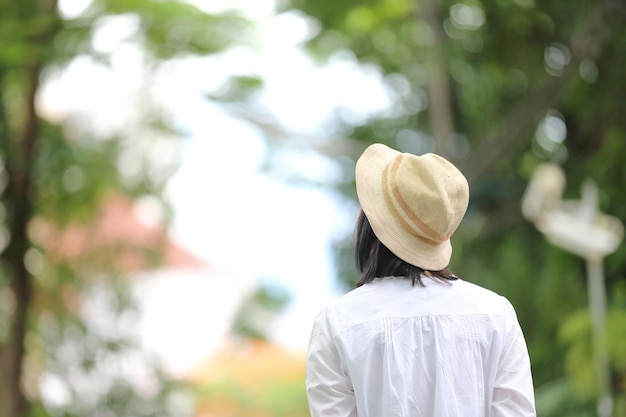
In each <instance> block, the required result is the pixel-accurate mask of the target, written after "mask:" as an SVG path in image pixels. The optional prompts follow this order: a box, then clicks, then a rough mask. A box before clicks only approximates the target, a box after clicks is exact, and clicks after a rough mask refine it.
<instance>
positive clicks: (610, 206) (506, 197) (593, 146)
mask: <svg viewBox="0 0 626 417" xmlns="http://www.w3.org/2000/svg"><path fill="white" fill-rule="evenodd" d="M282 4H283V7H284V10H285V11H286V10H298V11H301V12H303V13H305V14H306V15H308V16H309V17H310V18H311V19H314V20H315V21H317V22H318V24H319V28H320V30H319V32H318V34H317V35H316V36H315V37H314V38H313V39H312V40H311V41H310V42H309V44H308V48H309V50H310V51H311V52H312V53H313V54H314V55H315V56H317V57H318V59H320V60H328V59H331V60H332V59H333V58H334V57H336V56H338V54H343V55H341V56H346V54H352V55H353V56H355V57H356V59H358V61H359V62H360V63H362V64H367V65H369V66H370V68H371V67H372V66H373V67H375V68H378V69H379V71H380V73H381V74H382V76H383V77H384V78H383V79H384V82H385V84H386V85H387V86H388V88H389V90H390V91H391V94H392V96H393V97H394V98H395V102H394V103H393V105H392V106H391V108H390V109H389V110H388V111H386V112H384V114H382V115H381V116H379V117H376V118H373V119H370V120H367V121H366V122H364V123H354V122H353V120H352V119H350V118H346V117H343V114H342V113H341V112H338V114H337V115H336V120H335V121H334V122H335V126H337V130H336V132H333V134H334V133H337V134H341V135H343V139H337V140H336V141H334V142H333V143H332V144H331V145H324V146H325V147H324V149H323V151H324V152H328V154H331V155H333V156H343V157H346V156H347V157H350V158H352V159H354V158H355V157H356V156H357V155H358V154H359V153H360V152H361V150H362V149H364V148H365V147H366V146H367V145H368V144H370V143H373V142H382V143H387V144H390V145H392V146H394V147H396V148H399V149H401V150H403V151H407V152H414V153H418V154H421V153H424V152H438V153H440V154H442V155H444V156H446V157H448V158H449V159H451V160H452V161H454V162H455V163H456V164H457V165H458V166H459V167H460V168H461V169H462V170H463V171H464V172H465V173H466V175H467V177H468V180H469V182H470V188H471V199H470V207H469V210H468V214H467V216H466V219H465V221H464V223H463V224H462V226H461V229H460V230H459V233H458V234H457V236H456V241H455V253H454V255H453V261H452V262H453V264H452V267H453V270H455V271H457V273H459V274H460V275H461V276H463V277H465V278H466V279H468V280H470V281H474V282H476V283H479V284H482V285H484V286H487V287H488V288H491V289H493V290H496V291H498V292H500V293H501V294H503V295H505V296H507V297H508V298H509V299H510V300H511V301H512V303H513V304H514V305H515V306H516V308H517V311H518V315H519V319H520V321H521V323H522V327H523V329H524V331H525V334H526V337H527V339H528V345H529V349H530V354H531V359H532V363H533V372H534V378H535V385H536V393H537V406H538V410H539V414H540V415H542V416H544V417H549V416H581V415H593V414H594V413H595V412H594V399H595V397H596V395H597V390H596V388H595V387H596V386H597V383H598V382H597V380H596V379H595V377H594V375H593V374H592V373H590V372H589V368H590V366H592V359H591V356H590V354H589V346H590V332H589V324H588V322H586V321H585V320H587V319H586V317H587V315H582V316H581V315H580V314H578V311H579V310H580V309H581V308H582V309H585V308H586V306H587V294H586V289H585V288H586V285H585V280H586V275H585V264H584V260H582V259H579V258H577V257H576V256H575V255H572V254H569V253H566V252H564V251H562V250H561V249H558V248H555V247H553V246H550V245H549V244H548V243H546V242H545V241H544V238H543V236H542V235H541V234H540V233H539V232H537V231H536V230H534V229H533V226H532V225H530V224H529V223H526V222H525V221H524V220H523V218H522V216H521V212H520V202H521V196H522V194H523V192H524V189H525V186H526V184H527V182H528V180H529V178H530V175H531V173H532V171H533V170H534V168H535V167H537V166H538V165H539V164H540V163H541V162H544V161H552V162H555V163H558V164H560V165H561V166H562V167H563V169H564V170H565V172H566V176H567V180H568V185H567V190H566V197H567V198H579V196H580V194H579V190H580V186H581V184H582V183H583V181H584V180H585V179H586V178H591V179H593V180H594V181H595V182H596V183H597V184H598V186H599V187H600V190H601V193H600V209H601V210H602V211H603V212H607V213H609V214H611V215H614V216H617V217H618V218H621V219H626V193H625V192H624V182H625V180H626V168H625V167H626V164H625V162H626V159H625V158H626V147H625V141H624V137H625V136H626V118H624V117H623V114H624V110H626V109H625V107H624V106H625V104H624V100H623V96H624V94H625V93H626V84H625V83H626V80H625V79H624V77H623V76H622V75H621V68H624V65H625V63H626V62H625V59H626V54H624V51H626V49H625V46H626V25H625V24H624V23H625V18H626V7H625V6H624V3H623V2H620V1H616V0H600V1H593V2H592V1H580V2H561V1H551V0H548V1H532V0H422V1H414V0H363V1H352V0H342V1H334V0H333V1H331V0H318V1H309V0H286V1H284V2H283V3H282ZM309 146H311V147H312V148H316V147H318V145H317V144H316V143H310V144H309ZM329 148H332V149H330V150H329ZM344 161H345V158H344ZM339 165H340V166H342V167H345V169H346V170H352V169H353V166H349V164H348V165H347V164H345V163H343V164H339ZM345 178H346V183H343V184H339V185H338V189H339V190H340V191H341V192H342V193H345V194H346V195H348V196H349V197H351V198H354V191H353V190H354V186H353V183H352V178H353V177H352V175H351V174H350V172H346V175H345ZM337 254H338V256H337V266H338V269H339V276H340V279H341V280H342V281H343V283H344V284H345V288H350V287H351V285H352V284H353V283H354V282H355V279H356V277H355V272H354V267H353V262H352V242H351V241H350V239H349V238H348V239H346V240H341V241H339V242H337ZM625 254H626V248H625V247H624V245H622V246H620V248H619V249H618V251H617V253H616V254H613V255H611V256H609V257H608V258H607V260H606V269H605V273H606V285H607V290H608V298H609V304H610V310H611V314H610V315H609V325H608V338H609V341H608V343H609V345H610V346H609V350H610V355H611V366H612V381H613V384H612V392H613V395H614V398H615V399H616V411H615V412H616V413H617V414H616V415H620V416H624V415H626V406H625V397H626V383H625V380H626V377H625V375H626V368H625V367H624V358H623V346H625V345H626V333H624V332H623V331H622V330H623V326H622V325H620V324H619V323H620V322H619V320H620V317H623V315H624V311H626V303H625V302H624V300H625V285H624V282H625V280H626V257H625V256H624V255H625ZM620 346H621V348H620ZM618 351H619V352H620V353H618Z"/></svg>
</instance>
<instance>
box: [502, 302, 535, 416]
mask: <svg viewBox="0 0 626 417" xmlns="http://www.w3.org/2000/svg"><path fill="white" fill-rule="evenodd" d="M492 404H493V410H492V411H493V417H535V416H536V415H537V413H536V411H535V395H534V390H533V381H532V375H531V370H530V358H529V356H528V349H527V347H526V341H525V340H524V335H523V334H522V329H521V328H520V325H519V322H518V320H517V316H516V314H515V310H514V309H513V306H512V305H511V303H510V302H509V301H508V300H506V308H505V331H504V340H503V349H502V353H501V355H500V360H499V363H498V369H497V372H496V381H495V386H494V392H493V402H492Z"/></svg>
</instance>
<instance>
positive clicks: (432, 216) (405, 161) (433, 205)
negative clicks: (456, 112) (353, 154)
mask: <svg viewBox="0 0 626 417" xmlns="http://www.w3.org/2000/svg"><path fill="white" fill-rule="evenodd" d="M356 191H357V196H358V199H359V202H360V203H361V208H362V209H363V211H364V212H365V215H366V216H367V219H368V220H369V222H370V224H371V226H372V229H373V231H374V234H376V237H378V239H379V240H380V241H381V242H382V243H383V244H384V245H385V246H386V247H387V248H389V250H391V252H393V253H394V254H395V255H396V256H397V257H399V258H400V259H402V260H404V261H405V262H408V263H410V264H411V265H415V266H418V267H420V268H423V269H427V270H431V271H438V270H441V269H444V268H445V267H447V266H448V264H449V263H450V256H451V255H452V245H451V244H450V236H451V235H452V233H454V231H455V230H456V228H457V227H458V226H459V223H461V219H462V218H463V215H464V214H465V210H467V204H468V200H469V186H468V184H467V180H466V179H465V177H464V176H463V174H461V172H460V171H459V170H458V169H457V168H456V167H455V166H454V165H452V163H450V162H449V161H447V160H446V159H444V158H442V157H441V156H438V155H435V154H431V153H428V154H424V155H421V156H417V155H413V154H410V153H401V152H398V151H396V150H394V149H391V148H389V147H387V146H385V145H382V144H379V143H377V144H374V145H371V146H369V147H368V148H367V149H366V150H365V152H363V154H362V155H361V157H360V158H359V160H358V161H357V163H356Z"/></svg>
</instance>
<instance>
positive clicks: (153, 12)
mask: <svg viewBox="0 0 626 417" xmlns="http://www.w3.org/2000/svg"><path fill="white" fill-rule="evenodd" d="M70 3H72V2H65V5H66V6H68V7H69V6H72V8H76V7H78V8H81V5H82V7H83V8H84V10H82V12H80V13H76V14H75V15H71V16H70V15H68V14H67V13H63V11H62V10H61V8H60V7H59V4H57V1H56V0H6V1H2V2H0V193H1V194H0V416H1V417H25V416H46V415H64V416H73V415H75V416H85V415H118V416H121V415H137V416H141V415H144V416H147V415H180V414H181V411H180V408H181V407H180V404H181V393H180V392H179V391H175V390H172V387H173V386H172V384H171V383H170V382H168V381H167V379H165V378H163V376H162V375H160V374H159V370H158V369H157V368H153V367H152V363H151V362H150V360H149V359H142V358H141V354H140V352H139V350H138V347H137V346H136V344H135V341H134V338H135V336H136V335H135V334H134V329H133V328H132V323H134V321H133V320H135V319H134V310H133V308H132V305H133V304H132V300H131V297H130V294H129V292H128V289H127V288H126V286H125V282H124V280H122V279H120V277H121V275H122V273H123V272H124V271H122V270H120V268H119V266H118V265H116V263H115V260H116V253H115V252H113V253H108V254H106V255H107V256H108V258H107V257H106V256H104V257H102V256H100V257H91V258H84V259H81V261H80V263H77V262H72V261H68V260H67V259H64V258H62V257H61V258H59V257H55V256H54V251H55V250H56V248H55V245H56V244H57V243H58V242H56V240H55V239H56V238H57V237H58V236H52V237H50V238H48V240H47V241H42V239H41V230H42V227H44V226H45V227H48V226H50V225H52V226H53V227H54V228H56V229H54V230H57V231H58V230H60V229H62V228H63V227H64V226H66V225H68V224H70V223H72V224H74V223H77V222H78V224H80V225H81V227H84V228H85V229H86V230H89V227H91V225H92V223H93V219H94V217H95V216H96V215H97V214H98V210H99V209H100V206H101V203H102V201H103V199H104V198H105V197H106V196H108V195H110V194H111V193H112V192H116V193H119V194H125V195H128V196H146V195H152V196H155V197H156V198H160V191H161V188H162V187H163V185H164V181H165V177H166V176H163V175H161V176H156V175H154V172H155V170H154V169H150V166H149V165H150V163H151V161H150V160H148V158H147V157H146V156H145V155H143V154H142V153H141V152H140V153H139V154H135V155H133V156H132V161H133V166H135V167H138V169H135V170H134V171H133V172H135V175H132V176H130V177H129V175H124V172H122V170H121V165H122V164H121V162H120V161H121V160H122V159H124V158H126V159H127V160H128V155H125V152H127V151H128V149H129V148H130V147H132V145H131V144H132V142H133V141H134V140H135V136H137V134H138V132H137V130H135V131H134V132H131V131H130V130H132V126H131V127H128V126H127V127H126V128H121V129H119V130H115V129H113V133H110V132H109V133H106V134H104V136H105V137H103V134H102V132H99V131H97V130H95V129H94V128H93V126H90V125H89V122H88V121H86V120H83V119H81V118H70V119H66V120H50V118H49V117H48V118H47V119H46V118H44V115H43V114H42V108H41V103H40V102H38V98H39V95H40V91H41V86H42V83H43V81H45V80H46V79H47V77H49V76H51V75H52V74H55V73H59V72H61V71H63V70H64V69H65V68H67V67H68V66H69V65H71V64H72V63H73V62H76V60H77V59H80V58H85V57H89V58H90V59H92V60H94V61H97V62H99V63H101V64H102V65H105V66H106V65H109V64H110V60H111V54H109V53H108V52H103V51H102V48H96V47H95V46H94V45H95V37H96V36H97V33H98V29H99V28H102V27H103V26H106V25H107V23H108V22H110V21H111V20H112V19H114V18H119V17H122V18H130V19H131V20H132V21H133V22H134V24H135V26H136V27H135V28H134V32H133V35H132V39H130V40H129V41H130V42H132V43H133V44H135V45H137V46H138V47H139V48H141V50H143V51H144V54H143V55H142V56H143V63H142V64H143V66H144V70H145V72H146V73H149V72H150V71H152V70H154V69H155V68H157V67H158V66H159V65H162V64H163V63H165V62H168V61H171V60H176V59H182V58H185V57H188V56H192V55H198V54H202V55H206V54H213V53H217V52H219V51H221V50H223V49H224V48H226V47H228V45H230V44H232V43H233V42H234V41H236V40H237V39H238V37H239V36H241V35H242V33H243V32H244V29H245V27H246V24H247V22H246V21H245V19H243V18H241V17H239V16H236V15H233V14H220V15H210V14H207V13H205V12H203V11H201V10H200V9H198V8H196V7H195V6H192V5H190V4H189V3H185V2H182V1H151V0H132V1H131V0H93V1H91V2H73V4H70ZM92 82H93V83H94V84H97V83H98V82H99V80H98V79H94V80H93V81H92ZM98 99H99V97H93V100H98ZM142 109H143V110H142V112H143V113H142V114H141V118H142V120H141V121H140V123H139V124H140V125H141V126H143V130H144V133H145V131H146V130H147V131H148V133H149V135H148V136H153V137H158V138H162V137H166V138H168V140H175V139H176V137H177V133H176V132H175V131H174V129H173V128H171V127H170V126H168V124H167V120H166V118H164V117H163V114H161V113H160V112H159V110H158V109H154V108H151V107H150V106H146V107H145V108H143V107H142ZM122 168H123V167H122ZM164 168H165V169H164ZM158 171H165V172H169V171H170V170H169V169H168V167H158V168H157V172H158ZM51 252H53V253H51ZM147 252H150V253H145V254H143V255H142V256H145V257H147V258H148V260H147V261H146V262H147V264H149V262H151V261H150V260H153V261H155V262H158V255H159V253H158V252H159V250H158V248H153V249H152V251H150V250H149V251H147ZM152 252H155V253H152ZM101 255H102V254H101ZM85 298H89V303H90V304H91V305H93V304H98V303H104V306H105V308H104V309H103V310H102V311H100V312H97V313H95V316H94V315H92V316H93V317H91V323H89V322H88V321H89V320H88V319H87V318H86V316H87V315H86V314H85V311H84V309H85V307H84V306H83V305H81V300H84V299H85ZM142 361H143V362H146V363H143V362H142ZM129 369H135V370H136V371H137V372H143V376H144V379H147V380H145V381H144V383H143V384H139V385H137V384H134V383H132V381H130V380H129V377H128V374H127V372H128V371H129ZM44 379H45V381H47V382H46V383H47V387H48V389H52V394H51V398H52V401H53V403H52V404H43V403H42V402H41V396H40V386H41V384H43V382H42V380H44ZM182 402H183V403H184V401H182ZM183 408H184V407H183Z"/></svg>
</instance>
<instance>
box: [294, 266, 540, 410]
mask: <svg viewBox="0 0 626 417" xmlns="http://www.w3.org/2000/svg"><path fill="white" fill-rule="evenodd" d="M423 281H424V284H425V285H426V287H425V288H424V287H420V286H418V285H416V286H412V285H411V281H410V280H408V279H404V278H393V277H391V278H382V279H381V278H377V279H375V280H374V281H373V282H371V283H369V284H365V285H363V286H361V287H359V288H356V289H354V290H352V291H351V292H349V293H348V294H346V295H344V296H343V297H340V298H339V299H337V300H335V301H334V302H332V303H331V304H330V305H328V306H327V307H326V308H325V309H323V310H322V311H321V312H320V314H319V315H318V317H317V319H316V320H315V322H314V324H313V331H312V334H311V341H310V344H309V350H308V354H307V375H306V389H307V396H308V400H309V408H310V411H311V416H312V417H357V416H358V417H514V416H515V417H518V416H524V417H526V416H528V417H530V416H533V417H534V416H536V413H535V402H534V393H533V384H532V377H531V372H530V360H529V357H528V350H527V348H526V342H525V340H524V336H523V335H522V331H521V329H520V326H519V323H518V321H517V317H516V315H515V311H514V309H513V306H512V305H511V303H509V301H508V300H507V299H506V298H504V297H502V296H499V295H497V294H495V293H493V292H491V291H489V290H487V289H484V288H482V287H479V286H477V285H474V284H471V283H469V282H466V281H463V280H457V281H450V284H451V285H449V284H447V283H442V282H439V281H436V280H434V279H430V278H423Z"/></svg>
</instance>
